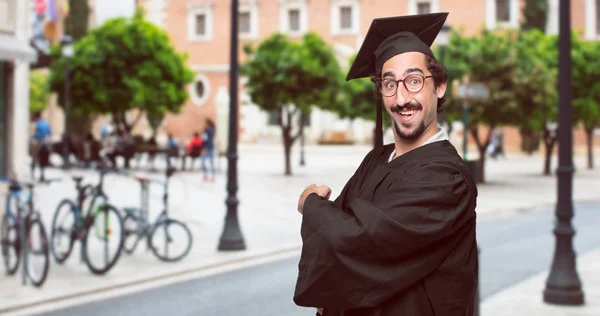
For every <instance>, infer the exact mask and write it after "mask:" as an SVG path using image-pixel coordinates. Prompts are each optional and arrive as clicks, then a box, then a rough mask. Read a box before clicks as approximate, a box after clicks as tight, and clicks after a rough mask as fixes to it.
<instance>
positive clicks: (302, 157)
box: [300, 111, 306, 166]
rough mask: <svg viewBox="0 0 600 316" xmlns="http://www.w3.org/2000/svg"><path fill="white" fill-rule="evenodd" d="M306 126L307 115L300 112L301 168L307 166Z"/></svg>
mask: <svg viewBox="0 0 600 316" xmlns="http://www.w3.org/2000/svg"><path fill="white" fill-rule="evenodd" d="M305 125H306V114H304V111H301V112H300V166H304V165H306V162H305V161H304V126H305Z"/></svg>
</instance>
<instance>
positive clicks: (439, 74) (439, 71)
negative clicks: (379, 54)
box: [371, 55, 448, 113]
mask: <svg viewBox="0 0 600 316" xmlns="http://www.w3.org/2000/svg"><path fill="white" fill-rule="evenodd" d="M425 64H426V65H427V70H429V72H431V75H432V76H433V78H432V79H433V85H434V88H436V89H437V87H438V85H440V84H442V83H446V82H447V81H448V74H447V73H446V68H445V67H444V65H442V64H440V63H439V62H438V61H437V60H435V59H434V58H433V57H431V56H429V55H425ZM371 81H372V82H373V83H375V86H376V87H377V96H378V97H379V99H380V100H383V98H382V96H381V92H380V91H379V88H380V87H381V69H378V70H377V73H376V74H375V76H373V77H371ZM445 103H446V98H445V97H441V98H438V104H437V112H438V113H440V112H442V111H443V110H444V105H445Z"/></svg>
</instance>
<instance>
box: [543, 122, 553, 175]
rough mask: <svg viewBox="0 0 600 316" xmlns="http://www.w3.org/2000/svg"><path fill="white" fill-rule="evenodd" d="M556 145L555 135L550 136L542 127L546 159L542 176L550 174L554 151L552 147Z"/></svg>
mask: <svg viewBox="0 0 600 316" xmlns="http://www.w3.org/2000/svg"><path fill="white" fill-rule="evenodd" d="M555 144H556V135H554V136H552V135H551V133H550V131H549V130H548V129H547V128H545V127H544V148H545V150H546V152H545V154H546V158H545V161H544V175H545V176H549V175H551V174H552V172H551V171H550V169H551V168H552V152H553V151H554V145H555Z"/></svg>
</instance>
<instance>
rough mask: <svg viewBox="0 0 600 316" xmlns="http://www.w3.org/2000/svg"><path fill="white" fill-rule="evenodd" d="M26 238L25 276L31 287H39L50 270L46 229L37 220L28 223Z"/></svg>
mask: <svg viewBox="0 0 600 316" xmlns="http://www.w3.org/2000/svg"><path fill="white" fill-rule="evenodd" d="M26 236H27V237H26V238H27V248H26V251H25V262H26V263H27V275H28V276H29V280H31V283H33V285H35V286H37V287H40V286H42V284H44V281H46V277H47V276H48V270H49V268H50V249H48V248H49V247H48V239H47V235H46V229H45V228H44V224H42V221H41V220H39V219H37V218H36V219H34V220H30V221H28V223H27V231H26Z"/></svg>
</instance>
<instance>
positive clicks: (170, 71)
mask: <svg viewBox="0 0 600 316" xmlns="http://www.w3.org/2000/svg"><path fill="white" fill-rule="evenodd" d="M74 49H75V54H74V56H73V57H72V58H71V60H70V62H69V63H70V69H71V94H70V100H71V103H72V104H73V105H74V106H72V107H70V109H72V111H73V112H75V113H76V114H79V113H82V112H83V113H98V114H111V115H112V117H113V121H114V122H115V124H116V128H117V130H119V131H121V132H124V133H125V134H129V133H130V132H131V129H132V128H133V126H135V124H136V123H137V122H138V121H139V120H140V119H141V118H142V116H143V114H144V112H147V111H157V109H160V111H162V112H163V113H164V112H166V111H169V112H173V113H177V112H178V111H179V109H180V108H181V106H182V105H183V103H184V102H185V101H186V100H187V99H188V93H187V90H186V89H185V87H186V85H188V84H189V83H191V82H192V81H193V72H192V71H191V70H190V69H189V68H188V67H187V66H186V58H187V56H186V55H185V54H178V53H177V52H175V51H174V49H173V47H172V44H171V42H170V39H169V36H168V34H167V33H166V31H164V30H163V29H161V28H159V27H157V26H155V25H154V24H152V23H151V22H148V21H146V20H145V19H144V12H143V9H141V8H138V9H137V11H136V13H135V15H134V17H133V18H131V19H126V18H115V19H111V20H108V21H106V22H105V23H104V24H103V25H101V26H100V27H98V28H95V29H93V30H92V31H91V32H90V33H89V34H88V35H86V36H84V37H82V38H81V39H80V40H79V41H77V42H76V43H75V45H74ZM51 55H52V56H53V58H55V59H56V61H55V62H54V63H53V64H52V66H51V80H50V81H51V88H52V90H53V91H56V92H58V93H59V103H60V104H63V98H64V95H63V84H64V80H63V78H64V65H65V60H64V58H63V57H62V56H61V54H60V48H59V47H55V48H53V50H52V52H51ZM135 108H137V109H139V110H140V111H139V112H138V115H137V117H135V118H134V119H133V120H128V119H127V117H126V113H127V112H128V111H129V110H132V109H135ZM69 115H71V113H69Z"/></svg>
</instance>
